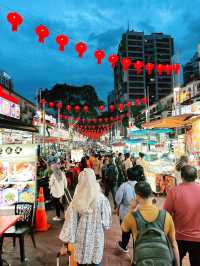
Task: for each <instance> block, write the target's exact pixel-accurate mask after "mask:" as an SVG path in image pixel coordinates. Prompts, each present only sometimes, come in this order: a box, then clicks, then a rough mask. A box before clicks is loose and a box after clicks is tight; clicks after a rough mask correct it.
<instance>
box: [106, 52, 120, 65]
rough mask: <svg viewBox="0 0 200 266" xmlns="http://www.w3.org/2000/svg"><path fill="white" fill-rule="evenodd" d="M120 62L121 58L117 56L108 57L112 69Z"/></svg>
mask: <svg viewBox="0 0 200 266" xmlns="http://www.w3.org/2000/svg"><path fill="white" fill-rule="evenodd" d="M118 61H119V56H118V55H116V54H113V55H110V56H109V57H108V62H109V63H111V66H112V68H115V66H116V64H117V62H118Z"/></svg>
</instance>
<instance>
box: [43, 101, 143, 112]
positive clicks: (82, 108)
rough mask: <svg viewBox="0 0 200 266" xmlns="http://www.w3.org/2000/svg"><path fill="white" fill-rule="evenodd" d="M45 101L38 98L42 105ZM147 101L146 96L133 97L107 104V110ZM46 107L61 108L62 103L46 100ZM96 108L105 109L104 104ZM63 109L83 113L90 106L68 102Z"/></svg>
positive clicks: (87, 110)
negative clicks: (132, 98) (125, 100)
mask: <svg viewBox="0 0 200 266" xmlns="http://www.w3.org/2000/svg"><path fill="white" fill-rule="evenodd" d="M46 103H47V102H46V101H45V100H44V99H41V100H40V104H41V105H43V104H46ZM147 103H148V100H147V98H146V97H144V98H142V99H139V98H138V99H135V100H134V101H128V102H126V103H116V104H110V105H109V106H108V110H109V111H110V112H111V113H113V112H114V111H119V112H122V111H123V110H124V109H126V108H128V109H130V108H131V107H132V106H134V105H135V106H136V107H138V106H140V105H141V104H143V105H147ZM47 104H48V107H49V108H54V107H55V106H56V108H57V109H61V108H62V107H63V105H62V103H61V102H57V103H55V102H48V103H47ZM97 108H98V110H99V112H101V113H102V112H104V111H105V106H104V105H99V106H98V107H97ZM65 110H66V111H67V112H68V113H70V112H71V111H72V110H74V112H75V113H79V112H81V111H83V112H84V113H88V112H89V111H90V107H89V106H88V105H83V106H80V105H78V104H75V105H70V104H67V105H66V106H65Z"/></svg>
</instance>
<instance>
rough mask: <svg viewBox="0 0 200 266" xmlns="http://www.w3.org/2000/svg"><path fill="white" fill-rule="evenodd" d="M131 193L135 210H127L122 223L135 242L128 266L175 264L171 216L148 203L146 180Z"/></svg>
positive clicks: (176, 255) (169, 265)
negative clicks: (133, 196)
mask: <svg viewBox="0 0 200 266" xmlns="http://www.w3.org/2000/svg"><path fill="white" fill-rule="evenodd" d="M135 193H136V201H135V210H134V211H133V212H129V213H128V214H127V215H126V217H125V218H124V221H123V223H122V230H123V231H124V232H130V231H131V233H132V235H133V238H134V241H135V247H134V257H133V264H132V265H136V266H144V265H148V266H160V265H162V266H172V265H176V266H179V265H180V262H179V252H178V246H177V242H176V238H175V228H174V223H173V220H172V217H171V216H170V214H169V213H168V212H166V211H164V210H159V209H158V208H157V207H156V206H155V205H153V204H152V198H151V195H152V190H151V187H150V185H149V184H148V183H147V182H145V181H142V182H138V183H137V184H136V185H135ZM133 205H134V204H133ZM122 245H123V243H122Z"/></svg>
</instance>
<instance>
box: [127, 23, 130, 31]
mask: <svg viewBox="0 0 200 266" xmlns="http://www.w3.org/2000/svg"><path fill="white" fill-rule="evenodd" d="M127 31H130V22H129V20H128V29H127Z"/></svg>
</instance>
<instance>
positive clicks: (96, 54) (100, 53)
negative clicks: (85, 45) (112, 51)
mask: <svg viewBox="0 0 200 266" xmlns="http://www.w3.org/2000/svg"><path fill="white" fill-rule="evenodd" d="M94 57H95V58H96V59H97V64H101V63H102V60H103V59H104V57H105V53H104V51H103V50H96V51H95V52H94Z"/></svg>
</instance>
